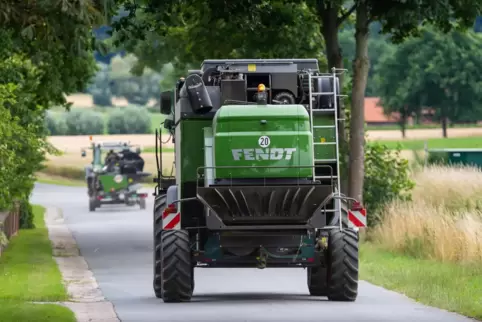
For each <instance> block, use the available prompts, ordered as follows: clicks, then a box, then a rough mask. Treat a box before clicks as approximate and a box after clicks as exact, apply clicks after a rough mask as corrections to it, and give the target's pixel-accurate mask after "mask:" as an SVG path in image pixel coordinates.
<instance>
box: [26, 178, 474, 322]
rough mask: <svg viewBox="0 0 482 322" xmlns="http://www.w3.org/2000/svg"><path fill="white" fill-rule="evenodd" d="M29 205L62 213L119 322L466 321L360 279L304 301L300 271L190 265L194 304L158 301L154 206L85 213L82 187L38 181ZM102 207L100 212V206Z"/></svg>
mask: <svg viewBox="0 0 482 322" xmlns="http://www.w3.org/2000/svg"><path fill="white" fill-rule="evenodd" d="M32 202H33V203H37V204H42V205H45V206H56V207H59V208H61V209H62V210H63V213H64V216H65V222H66V223H67V225H68V227H69V228H70V230H71V231H72V233H73V235H74V238H75V239H76V240H77V243H78V245H79V248H80V252H81V254H82V255H83V256H84V258H85V260H86V261H87V263H88V264H89V267H90V269H91V270H92V271H93V273H94V275H95V277H96V279H97V282H98V284H99V286H100V288H101V289H102V292H103V293H104V296H105V297H106V298H107V300H109V301H111V302H112V303H113V305H114V307H115V310H116V313H117V315H118V316H119V319H120V320H121V321H123V322H151V321H153V322H154V321H156V322H160V321H169V322H175V321H184V322H187V321H210V322H214V321H216V322H241V321H249V322H255V321H273V322H281V321H290V322H302V321H313V322H315V321H316V322H320V321H327V322H340V321H344V322H358V321H366V322H392V321H393V322H395V321H400V322H406V321H413V322H428V321H430V322H469V321H473V320H471V319H468V318H464V317H460V316H458V315H455V314H452V313H449V312H445V311H442V310H439V309H435V308H431V307H427V306H423V305H420V304H417V303H415V302H414V301H412V300H410V299H408V298H406V297H404V296H402V295H399V294H397V293H394V292H391V291H387V290H385V289H383V288H380V287H376V286H374V285H371V284H369V283H366V282H363V281H362V282H360V289H359V297H358V299H357V301H356V302H354V303H336V302H328V301H327V300H326V299H325V298H322V297H319V298H318V297H310V296H308V289H307V286H306V271H305V270H303V269H296V268H295V269H265V270H257V269H205V268H204V269H202V268H196V270H195V274H196V275H195V276H196V288H195V291H194V296H193V299H192V302H190V303H174V304H164V303H163V302H162V301H161V300H159V299H157V298H156V297H155V296H154V294H153V291H152V227H151V220H152V219H151V218H152V214H151V211H152V205H153V204H152V203H153V197H152V196H150V197H149V200H148V203H147V209H145V210H139V208H137V207H135V208H127V207H122V206H115V207H114V206H103V208H101V209H98V210H97V211H96V212H94V213H90V212H89V211H88V199H87V194H86V189H85V188H76V187H60V186H53V185H45V184H37V186H36V188H35V191H34V194H33V196H32ZM104 207H105V208H104Z"/></svg>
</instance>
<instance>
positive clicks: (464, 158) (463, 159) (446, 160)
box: [427, 149, 482, 168]
mask: <svg viewBox="0 0 482 322" xmlns="http://www.w3.org/2000/svg"><path fill="white" fill-rule="evenodd" d="M427 161H428V163H431V164H443V165H448V164H459V165H467V166H476V167H479V168H482V149H440V150H429V151H428V160H427Z"/></svg>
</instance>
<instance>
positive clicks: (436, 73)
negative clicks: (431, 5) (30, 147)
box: [376, 27, 482, 137]
mask: <svg viewBox="0 0 482 322" xmlns="http://www.w3.org/2000/svg"><path fill="white" fill-rule="evenodd" d="M481 46H482V37H481V36H480V35H477V34H475V33H473V32H471V31H468V32H459V31H452V32H449V33H447V34H444V33H441V32H438V31H437V30H434V29H433V28H430V27H427V28H425V29H424V31H423V34H422V35H421V37H417V38H410V39H409V40H407V41H406V42H405V43H402V44H401V45H399V46H398V47H397V48H396V50H395V53H394V54H393V55H386V56H384V58H383V59H382V61H381V63H380V64H379V65H378V66H377V69H376V73H377V76H376V79H377V81H376V87H377V89H378V91H379V93H380V96H381V100H382V101H381V105H382V106H384V108H385V109H386V112H387V113H390V112H394V111H396V112H404V113H406V114H407V115H411V114H420V113H421V110H422V108H430V109H433V110H434V111H435V116H436V117H437V118H438V119H439V120H441V121H442V125H443V126H444V130H443V133H444V136H445V137H446V136H447V135H446V126H447V120H449V119H450V120H453V121H457V120H462V119H464V118H467V117H468V116H470V115H474V114H478V113H480V114H482V104H481V103H480V102H481V101H482V70H481V69H480V67H479V66H482V55H480V48H481ZM480 114H479V115H480Z"/></svg>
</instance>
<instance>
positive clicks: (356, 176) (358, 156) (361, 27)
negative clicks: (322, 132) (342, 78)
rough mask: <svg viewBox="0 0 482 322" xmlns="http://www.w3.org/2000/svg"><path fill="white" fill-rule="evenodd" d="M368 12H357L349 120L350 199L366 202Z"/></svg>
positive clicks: (361, 4) (364, 8) (361, 5)
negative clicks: (364, 193) (365, 113)
mask: <svg viewBox="0 0 482 322" xmlns="http://www.w3.org/2000/svg"><path fill="white" fill-rule="evenodd" d="M368 24H369V19H368V8H367V4H366V3H365V1H360V2H359V4H358V7H357V9H356V24H355V27H356V32H355V40H356V51H355V59H354V60H353V88H352V95H351V117H350V169H349V172H348V178H349V181H348V188H349V190H348V191H349V193H348V196H349V197H352V198H355V199H357V200H359V201H360V202H363V179H364V176H365V166H364V161H365V156H364V153H365V131H364V125H365V115H364V112H365V111H364V110H365V106H364V105H365V91H366V86H367V78H368V70H369V68H370V61H369V58H368V32H369V29H368Z"/></svg>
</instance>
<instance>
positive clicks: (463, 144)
mask: <svg viewBox="0 0 482 322" xmlns="http://www.w3.org/2000/svg"><path fill="white" fill-rule="evenodd" d="M376 142H378V143H381V144H384V145H386V146H387V147H389V148H390V149H395V148H397V145H400V146H401V149H402V150H421V149H423V148H424V144H425V142H427V146H428V148H429V149H444V148H446V149H470V148H482V137H480V136H471V137H457V138H446V139H444V138H434V139H417V140H412V139H410V140H377V141H376Z"/></svg>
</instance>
